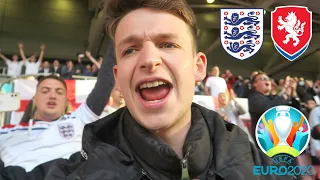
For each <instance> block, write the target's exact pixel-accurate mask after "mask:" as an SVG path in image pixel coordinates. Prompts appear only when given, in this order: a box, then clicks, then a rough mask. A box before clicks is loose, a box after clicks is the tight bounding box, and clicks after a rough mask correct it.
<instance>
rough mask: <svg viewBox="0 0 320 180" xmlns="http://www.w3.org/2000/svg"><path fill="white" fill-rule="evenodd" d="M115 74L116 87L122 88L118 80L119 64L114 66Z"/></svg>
mask: <svg viewBox="0 0 320 180" xmlns="http://www.w3.org/2000/svg"><path fill="white" fill-rule="evenodd" d="M113 76H114V81H115V88H116V89H120V84H119V81H118V66H117V65H114V66H113Z"/></svg>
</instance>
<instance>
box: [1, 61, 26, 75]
mask: <svg viewBox="0 0 320 180" xmlns="http://www.w3.org/2000/svg"><path fill="white" fill-rule="evenodd" d="M5 62H6V64H7V66H8V73H7V74H8V76H19V75H20V74H21V65H22V61H20V62H19V61H17V62H13V61H11V60H10V59H7V60H5Z"/></svg>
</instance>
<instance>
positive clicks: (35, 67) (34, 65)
mask: <svg viewBox="0 0 320 180" xmlns="http://www.w3.org/2000/svg"><path fill="white" fill-rule="evenodd" d="M23 47H24V45H23V44H22V43H19V49H20V54H21V57H22V60H23V64H24V65H25V66H26V73H25V74H37V73H38V71H39V68H40V65H41V63H42V59H43V55H44V49H45V48H46V45H44V44H42V45H41V46H40V49H41V53H40V56H39V59H38V61H37V60H36V54H34V55H32V56H30V57H29V58H26V56H25V54H24V50H23Z"/></svg>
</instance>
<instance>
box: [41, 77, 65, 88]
mask: <svg viewBox="0 0 320 180" xmlns="http://www.w3.org/2000/svg"><path fill="white" fill-rule="evenodd" d="M38 88H39V89H42V88H51V89H58V88H60V89H66V88H65V87H64V85H63V83H62V82H60V81H58V80H56V79H45V80H43V81H42V82H41V83H40V84H39V86H38Z"/></svg>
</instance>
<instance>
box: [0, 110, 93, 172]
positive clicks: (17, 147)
mask: <svg viewBox="0 0 320 180" xmlns="http://www.w3.org/2000/svg"><path fill="white" fill-rule="evenodd" d="M97 119H99V116H97V115H96V114H94V113H93V112H92V111H91V110H90V109H89V108H88V106H87V105H86V104H82V105H81V106H80V107H79V108H78V109H77V110H76V111H74V112H73V113H71V114H69V115H64V116H62V117H61V118H60V119H59V120H56V121H52V122H44V121H37V122H34V123H33V124H32V123H30V125H16V126H11V127H10V126H9V127H6V128H2V129H0V142H1V143H0V158H1V160H2V161H3V162H4V165H5V167H7V166H20V167H23V168H24V169H25V170H26V172H29V171H31V170H32V169H33V168H35V167H36V166H38V165H40V164H42V163H45V162H48V161H51V160H54V159H58V158H63V159H68V158H69V157H70V156H71V155H72V154H74V153H76V152H79V151H81V147H82V132H83V128H84V126H85V125H86V124H88V123H91V122H93V121H95V120H97ZM31 124H32V125H31Z"/></svg>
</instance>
